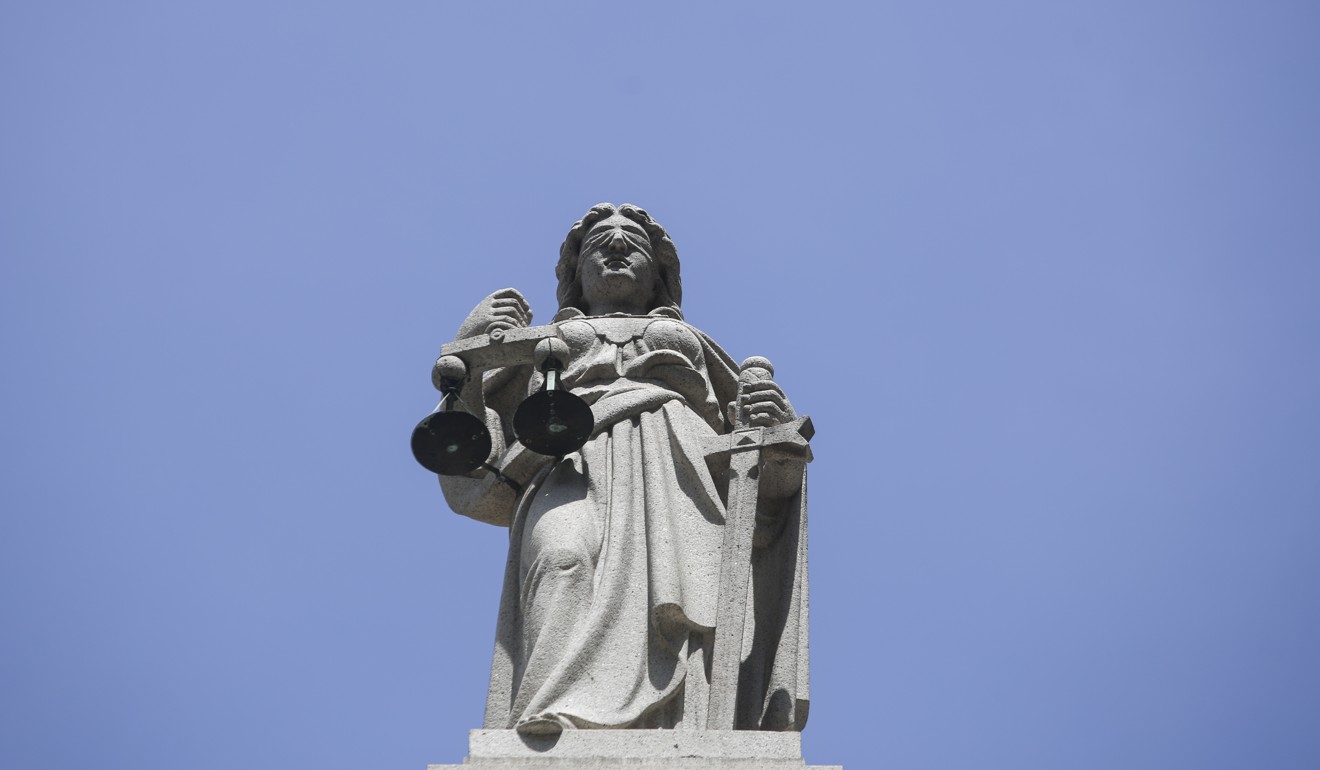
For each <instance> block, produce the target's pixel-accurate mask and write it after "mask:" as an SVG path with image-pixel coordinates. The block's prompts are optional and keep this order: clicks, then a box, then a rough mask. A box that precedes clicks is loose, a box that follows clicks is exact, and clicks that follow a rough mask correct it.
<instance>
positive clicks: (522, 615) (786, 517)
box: [441, 314, 808, 732]
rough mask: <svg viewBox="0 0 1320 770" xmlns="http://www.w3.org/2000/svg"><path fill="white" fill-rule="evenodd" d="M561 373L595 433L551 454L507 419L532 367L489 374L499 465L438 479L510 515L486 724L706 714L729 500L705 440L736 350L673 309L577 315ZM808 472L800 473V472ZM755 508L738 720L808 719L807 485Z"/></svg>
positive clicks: (474, 508)
mask: <svg viewBox="0 0 1320 770" xmlns="http://www.w3.org/2000/svg"><path fill="white" fill-rule="evenodd" d="M558 326H559V332H560V335H561V336H562V337H563V338H564V340H565V342H566V343H567V344H568V348H569V351H570V360H569V361H568V362H566V368H565V370H564V372H563V375H562V379H563V382H564V384H565V386H566V387H568V388H569V389H570V390H572V391H573V392H574V393H576V394H577V395H578V396H581V397H582V398H583V399H584V400H585V401H586V402H587V403H588V404H590V405H591V408H592V413H593V417H594V419H595V426H594V431H593V434H592V436H591V438H590V439H589V440H588V441H587V443H586V444H585V445H584V446H583V447H582V449H581V450H579V451H578V452H574V453H573V454H570V455H568V456H566V457H563V458H559V459H555V458H549V457H543V456H540V455H534V454H533V453H531V452H530V451H528V450H526V449H525V448H523V447H522V446H521V445H520V444H518V443H516V441H514V440H513V438H512V434H511V431H508V430H507V426H509V425H510V424H511V414H512V409H513V408H514V407H516V405H517V402H518V401H520V400H521V398H523V397H525V396H526V395H528V394H529V393H531V392H535V390H536V389H538V388H539V387H540V385H541V377H540V375H539V374H536V373H534V372H532V371H531V369H530V367H510V368H508V369H504V370H500V371H498V372H494V373H488V375H487V377H486V378H485V380H484V382H483V384H482V389H483V391H484V392H483V396H484V401H485V403H486V404H487V405H488V408H487V409H486V410H485V411H486V419H487V421H488V424H489V425H490V426H491V428H492V433H493V434H496V435H497V436H499V438H501V439H503V440H502V441H500V440H497V446H496V449H495V453H496V454H497V455H498V457H497V459H496V463H495V464H496V465H497V466H498V467H500V468H501V470H502V472H504V473H505V474H506V475H507V476H509V477H510V479H513V480H516V482H517V483H518V485H519V486H520V487H521V490H520V491H519V492H516V493H515V492H514V491H513V488H512V486H511V485H508V484H505V483H501V482H500V481H499V480H497V479H495V478H494V477H493V475H491V474H488V473H487V472H485V471H478V472H476V473H474V474H472V476H470V477H441V484H442V486H443V487H444V491H445V495H446V498H447V499H448V501H449V503H450V505H451V507H453V508H454V510H456V511H457V512H459V513H462V514H465V515H470V516H473V517H474V518H478V519H481V520H484V521H488V522H491V523H495V524H507V525H508V526H509V528H510V532H509V555H508V560H507V563H506V569H505V580H504V590H503V596H502V599H501V607H500V614H499V620H498V623H497V629H496V643H495V652H494V656H493V662H492V666H491V684H490V691H489V696H488V699H487V706H486V725H485V726H486V727H487V728H490V729H505V728H516V729H519V730H521V731H524V732H554V731H558V730H560V729H564V728H575V727H576V728H590V727H609V728H648V727H649V728H673V727H680V726H681V727H692V728H700V727H704V723H705V705H706V701H707V699H708V698H709V673H708V671H709V670H708V662H709V656H710V654H711V641H712V639H713V636H714V634H713V628H714V626H715V615H716V605H717V601H716V600H717V598H718V591H719V582H720V559H721V545H722V541H723V536H724V533H723V528H724V514H725V505H726V503H725V500H724V495H725V493H726V490H725V489H724V482H723V481H722V479H721V478H720V475H721V472H720V469H719V467H718V463H715V466H714V468H712V465H711V464H710V463H708V462H707V458H706V452H707V451H708V450H709V444H710V440H711V439H712V438H713V437H715V436H718V435H720V434H725V433H728V432H729V431H730V430H731V425H730V423H729V420H728V417H727V410H726V407H727V405H728V404H729V403H730V402H731V401H733V400H734V399H735V398H736V395H737V379H736V378H737V369H736V367H735V365H734V364H733V361H732V360H731V359H730V358H729V356H728V355H727V354H726V353H725V352H724V351H723V350H721V349H720V348H719V347H718V346H717V345H716V344H715V343H714V342H713V341H711V340H710V339H709V338H708V337H706V336H705V335H704V334H702V333H701V332H700V331H698V330H696V329H695V328H693V327H691V326H689V325H687V324H686V323H684V322H682V321H681V320H678V319H677V318H673V317H670V316H669V315H665V314H653V315H652V316H647V317H628V316H612V317H598V318H586V317H576V318H573V317H570V318H568V319H567V320H563V321H560V322H559V323H558ZM803 482H805V475H804V478H803ZM802 487H803V488H802V489H800V491H798V492H797V493H796V494H795V495H793V496H792V497H791V499H787V500H780V501H777V502H775V503H772V504H767V505H763V506H762V507H761V508H762V509H761V510H759V511H758V524H757V527H758V536H757V539H758V544H759V546H760V547H758V548H757V549H756V550H755V551H754V554H753V569H752V578H751V580H750V584H749V586H748V588H747V590H748V593H749V597H748V598H749V601H748V606H747V616H746V618H745V641H744V645H743V650H742V651H741V655H742V666H741V669H742V671H741V674H740V677H739V692H738V725H737V726H738V727H739V728H741V729H772V730H775V729H778V730H785V729H797V730H800V729H801V728H802V725H803V724H804V723H805V721H806V712H807V704H808V695H807V646H806V641H807V633H806V632H807V597H806V511H805V504H804V501H805V488H804V487H805V483H803V485H802Z"/></svg>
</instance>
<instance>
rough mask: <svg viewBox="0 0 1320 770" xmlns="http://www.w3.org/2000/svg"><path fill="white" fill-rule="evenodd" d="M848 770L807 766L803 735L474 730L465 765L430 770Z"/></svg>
mask: <svg viewBox="0 0 1320 770" xmlns="http://www.w3.org/2000/svg"><path fill="white" fill-rule="evenodd" d="M466 768H473V770H475V769H476V768H487V769H488V770H503V769H504V768H509V770H513V769H514V768H517V769H518V770H536V769H537V768H544V769H545V770H576V769H577V768H582V769H583V770H613V769H614V768H618V769H619V770H778V768H796V769H797V770H843V768H842V766H841V765H828V766H826V765H812V766H810V768H808V766H807V764H806V763H805V762H803V760H802V734H801V733H795V732H782V733H781V732H759V731H752V730H728V731H725V730H565V731H564V732H563V733H561V734H559V735H547V736H540V735H520V734H519V733H517V732H515V731H513V730H473V731H472V732H471V734H470V735H469V737H468V756H467V758H466V759H465V760H463V764H461V765H428V766H427V770H466Z"/></svg>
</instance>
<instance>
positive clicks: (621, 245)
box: [607, 230, 628, 253]
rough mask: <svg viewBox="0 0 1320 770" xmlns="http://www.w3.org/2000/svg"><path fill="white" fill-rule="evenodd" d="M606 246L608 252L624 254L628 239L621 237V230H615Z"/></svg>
mask: <svg viewBox="0 0 1320 770" xmlns="http://www.w3.org/2000/svg"><path fill="white" fill-rule="evenodd" d="M607 245H608V246H609V248H610V251H617V252H619V253H626V252H627V251H628V239H627V238H625V237H624V236H623V231H622V230H615V231H614V234H613V235H611V236H610V242H609V243H608V244H607Z"/></svg>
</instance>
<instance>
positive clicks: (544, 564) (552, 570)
mask: <svg viewBox="0 0 1320 770" xmlns="http://www.w3.org/2000/svg"><path fill="white" fill-rule="evenodd" d="M591 566H592V565H591V558H590V557H588V556H587V554H586V553H584V552H583V551H581V550H580V549H577V548H563V547H560V548H547V549H545V550H543V551H541V552H540V553H539V554H538V555H537V557H536V564H535V567H534V569H533V571H534V572H537V573H539V574H542V575H547V576H549V575H555V574H565V573H574V572H584V573H590V571H591Z"/></svg>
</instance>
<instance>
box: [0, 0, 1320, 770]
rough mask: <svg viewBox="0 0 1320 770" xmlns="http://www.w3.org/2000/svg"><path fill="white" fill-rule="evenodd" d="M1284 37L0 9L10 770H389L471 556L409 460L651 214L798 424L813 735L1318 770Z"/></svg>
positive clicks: (981, 755)
mask: <svg viewBox="0 0 1320 770" xmlns="http://www.w3.org/2000/svg"><path fill="white" fill-rule="evenodd" d="M1318 33H1320V11H1317V9H1316V6H1314V5H1313V4H1308V3H1302V2H1296V3H1284V2H1252V3H1247V2H1240V3H1230V2H1211V3H1189V2H1163V3H1148V2H1140V3H1139V2H1106V3H1085V4H1083V3H1067V2H1065V3H1059V2H1005V3H999V4H982V3H966V2H962V3H939V2H936V3H921V4H908V5H904V4H894V3H877V4H830V3H816V4H812V5H811V6H810V7H809V8H808V7H807V6H806V5H805V4H799V5H787V4H776V3H766V4H750V3H748V4H715V3H711V4H700V5H699V4H696V3H690V4H671V5H670V6H668V7H664V6H659V5H654V6H646V7H630V6H628V5H626V4H619V3H591V4H585V3H580V4H568V3H565V4H533V3H527V4H522V5H515V4H508V3H441V2H412V3H370V4H368V3H362V4H357V5H353V4H347V3H327V2H320V3H312V2H289V3H280V4H270V3H251V2H234V1H233V0H230V1H228V2H204V3H203V2H197V3H178V2H171V3H166V2H161V3H146V2H126V3H114V4H112V3H74V2H70V3H62V2H49V3H28V4H17V3H9V4H6V5H5V6H4V7H3V9H0V103H2V104H3V105H4V111H3V121H2V122H0V322H2V323H0V355H3V361H4V370H3V371H4V377H3V380H0V395H2V396H3V403H4V404H5V405H6V407H7V409H8V415H7V418H6V419H5V421H4V422H5V425H6V428H7V429H6V431H5V433H6V440H5V441H4V442H3V444H0V446H3V449H2V450H0V452H3V456H2V457H0V495H2V497H0V503H2V505H3V511H2V513H3V517H2V518H0V612H2V613H3V618H4V622H3V626H2V627H0V628H3V633H0V766H3V767H6V768H42V769H43V770H46V769H50V770H56V769H60V768H74V767H86V766H88V765H89V764H94V765H96V766H97V767H100V768H106V769H107V770H118V769H119V768H125V769H127V768H134V769H135V770H136V769H139V768H157V767H159V768H165V767H183V766H187V767H192V768H198V769H199V770H204V769H205V768H229V767H239V766H241V767H246V768H253V769H254V770H255V769H259V768H272V769H273V768H281V769H284V768H312V767H315V768H318V769H319V770H332V769H334V768H362V767H378V768H397V769H399V770H420V768H421V767H422V766H423V765H424V764H425V763H427V762H457V761H459V760H460V759H461V758H462V756H463V754H464V753H465V749H466V743H465V742H466V731H467V730H468V729H469V728H472V727H477V726H478V725H479V724H480V719H481V709H482V706H483V704H484V692H485V680H486V675H487V667H488V664H489V654H490V647H491V643H492V636H493V630H494V618H495V609H496V604H497V601H498V591H499V585H500V579H501V571H502V568H503V560H504V553H503V552H504V548H505V543H506V537H505V535H504V532H503V531H502V530H498V529H495V528H493V527H488V526H485V525H481V524H478V523H476V522H473V521H469V520H466V519H463V518H461V517H458V516H455V515H454V514H452V513H450V512H448V510H447V509H446V508H445V506H444V504H443V501H442V500H441V497H440V494H439V490H438V489H437V488H436V484H435V479H434V477H431V476H429V475H428V474H426V472H425V471H423V470H422V469H420V468H419V467H417V466H416V465H415V463H414V462H413V461H412V459H411V457H410V455H409V452H408V444H407V438H408V434H409V432H410V430H411V428H412V426H413V424H414V423H415V422H416V421H417V420H418V419H420V418H421V417H422V416H423V415H424V414H425V413H426V412H427V410H429V409H430V408H431V407H432V406H433V404H434V401H435V400H436V394H435V392H434V391H433V390H432V388H431V385H430V382H429V367H430V365H431V363H432V361H433V360H434V357H435V355H436V354H437V352H438V349H439V346H440V344H441V343H443V342H445V341H447V340H448V339H449V338H450V336H452V334H453V331H454V330H455V329H456V327H457V325H458V323H459V322H460V321H461V320H462V318H463V317H464V315H465V314H466V313H467V311H468V310H469V309H470V308H471V307H472V305H473V304H475V303H476V302H477V300H479V299H480V298H481V297H482V296H484V295H485V294H487V293H489V292H490V291H493V290H495V289H498V288H501V287H504V286H509V285H512V286H516V287H519V288H520V289H522V290H523V291H524V293H525V294H526V295H527V297H528V298H529V300H530V301H531V304H532V306H533V309H534V311H535V313H536V318H537V320H538V321H541V322H544V321H547V320H549V318H550V317H551V315H553V312H554V281H553V267H554V261H555V257H556V251H557V248H558V245H559V243H560V240H561V239H562V238H563V236H564V233H565V232H566V231H567V228H568V226H569V225H570V224H571V223H572V222H573V221H574V220H575V219H577V218H578V217H579V216H580V215H581V214H582V213H583V212H584V211H585V210H586V209H587V208H588V207H589V206H590V205H592V204H594V203H597V202H599V201H604V200H609V201H614V202H623V201H630V202H634V203H637V204H639V205H641V206H644V207H646V208H647V209H648V210H649V211H651V213H652V214H654V216H655V217H656V218H657V219H658V220H659V221H660V222H662V223H663V224H664V225H665V226H666V227H667V228H668V229H669V231H670V233H671V234H672V236H673V238H674V240H675V242H676V243H677V245H678V249H679V254H680V257H681V258H682V260H683V278H684V308H685V311H686V313H687V317H688V320H689V321H691V322H692V323H693V324H695V325H696V326H698V327H700V328H701V329H703V330H704V331H706V332H707V333H709V334H710V335H711V336H713V337H714V338H715V339H717V340H719V341H720V342H721V344H723V345H724V346H725V347H726V348H727V349H728V350H729V351H730V352H731V353H732V354H733V355H734V357H735V358H739V359H741V358H742V357H745V356H749V355H765V356H767V357H769V358H770V359H771V360H773V361H774V362H775V364H776V367H777V370H778V379H779V381H780V382H781V384H782V385H783V386H784V388H785V390H786V391H787V392H788V394H789V396H790V398H791V399H792V400H793V402H794V405H795V406H796V407H797V409H798V411H799V412H803V413H807V414H810V415H811V416H812V417H813V418H814V420H815V423H816V425H817V428H818V434H817V436H816V438H815V440H814V442H813V445H814V447H815V454H816V461H815V463H814V464H813V466H812V475H811V498H812V505H811V517H812V518H811V538H812V541H811V547H812V554H811V555H812V563H811V569H812V613H813V615H812V653H813V682H812V688H813V706H812V717H811V724H809V725H808V728H807V730H806V732H805V734H804V745H805V751H806V756H807V759H808V760H809V761H811V762H814V763H843V764H845V765H847V766H849V767H851V768H853V770H864V769H865V768H871V767H875V768H880V767H886V768H904V769H905V770H907V769H911V770H916V769H918V768H959V767H967V768H971V767H975V768H1005V769H1008V768H1012V769H1014V770H1017V769H1019V768H1099V767H1125V768H1129V769H1130V770H1138V769H1145V768H1150V769H1152V770H1153V769H1155V768H1198V770H1203V769H1206V768H1225V769H1228V768H1246V767H1252V768H1271V770H1282V769H1284V768H1314V767H1316V766H1320V731H1317V730H1316V729H1315V726H1316V724H1317V722H1318V720H1320V664H1318V662H1317V652H1316V651H1317V650H1320V559H1318V558H1317V553H1318V551H1320V470H1318V468H1317V458H1320V398H1318V397H1317V396H1318V394H1320V334H1318V332H1320V216H1317V212H1318V211H1320V205H1318V204H1320V189H1318V187H1317V184H1318V183H1317V180H1318V179H1320V143H1318V142H1317V141H1316V137H1317V136H1320V91H1318V90H1317V89H1316V88H1315V83H1316V79H1317V76H1320V46H1318V45H1317V44H1316V41H1317V39H1318V37H1317V34H1318Z"/></svg>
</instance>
